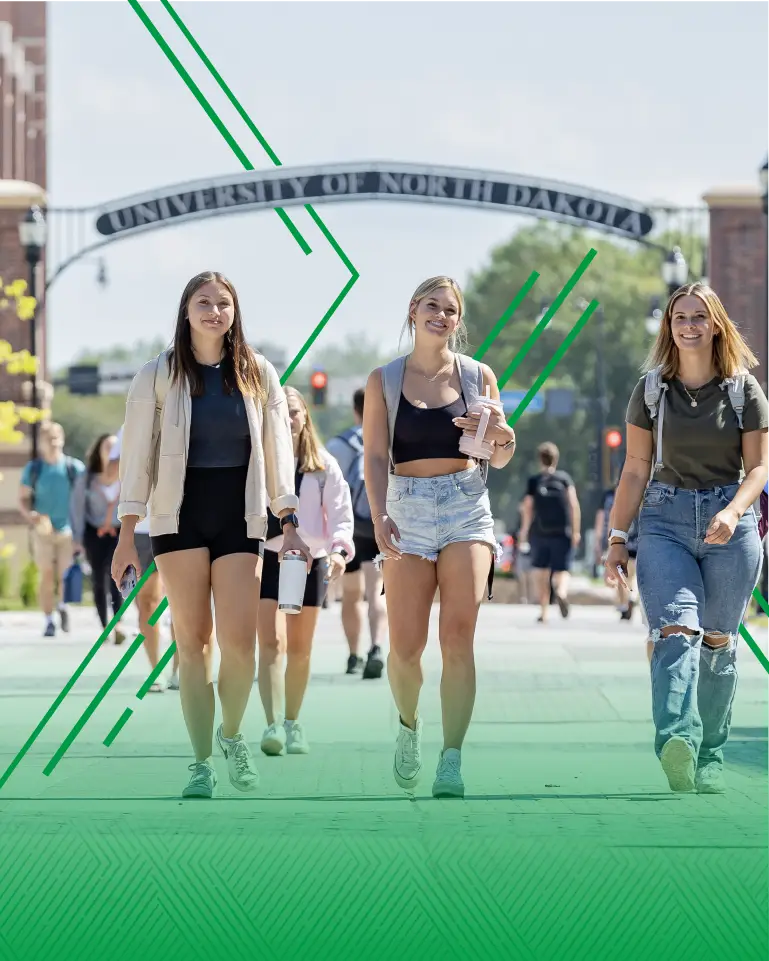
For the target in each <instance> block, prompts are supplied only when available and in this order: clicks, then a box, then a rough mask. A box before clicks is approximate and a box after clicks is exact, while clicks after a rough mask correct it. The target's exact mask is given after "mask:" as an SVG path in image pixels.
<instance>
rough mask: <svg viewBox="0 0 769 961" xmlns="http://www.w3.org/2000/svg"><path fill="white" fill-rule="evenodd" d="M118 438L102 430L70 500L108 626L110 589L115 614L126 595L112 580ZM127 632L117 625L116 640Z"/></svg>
mask: <svg viewBox="0 0 769 961" xmlns="http://www.w3.org/2000/svg"><path fill="white" fill-rule="evenodd" d="M115 440H116V438H115V437H114V436H113V435H112V434H102V435H101V436H100V437H97V438H96V441H95V442H94V444H93V445H92V446H91V448H90V450H89V451H88V455H87V457H86V462H87V463H86V469H85V471H84V472H83V473H82V474H80V476H79V477H78V478H77V480H76V481H75V487H74V490H73V491H72V499H71V502H70V515H71V521H72V538H73V549H74V551H75V553H79V552H80V551H81V550H82V551H84V552H85V556H86V560H87V561H88V564H89V566H90V568H91V586H92V589H93V600H94V604H95V605H96V613H97V614H98V616H99V620H100V621H101V626H102V628H105V627H106V626H107V624H108V623H109V622H110V620H111V619H112V618H111V617H110V615H109V613H108V606H107V593H108V592H109V600H110V602H111V607H112V616H114V615H115V614H117V612H118V611H119V610H120V608H121V606H122V604H123V598H122V597H121V595H120V590H119V589H118V586H117V584H116V583H115V582H114V581H113V580H112V574H111V570H112V555H113V554H114V553H115V548H116V547H117V531H118V528H119V527H120V522H119V521H118V519H117V504H118V497H119V492H120V481H119V480H118V478H117V473H116V472H115V471H114V468H113V469H111V467H110V452H111V450H112V447H113V445H114V443H115ZM124 640H125V634H124V633H123V631H121V630H120V628H116V629H115V643H116V644H122V643H123V641H124Z"/></svg>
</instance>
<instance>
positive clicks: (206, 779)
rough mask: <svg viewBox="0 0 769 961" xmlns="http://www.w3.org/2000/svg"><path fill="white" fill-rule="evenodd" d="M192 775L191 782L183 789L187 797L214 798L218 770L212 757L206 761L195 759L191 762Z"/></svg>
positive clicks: (183, 793)
mask: <svg viewBox="0 0 769 961" xmlns="http://www.w3.org/2000/svg"><path fill="white" fill-rule="evenodd" d="M189 769H190V771H192V777H191V778H190V783H189V784H188V785H187V787H186V788H185V789H184V790H183V791H182V797H185V798H212V797H213V796H214V788H215V787H216V771H215V770H214V763H213V759H212V758H208V759H207V760H205V761H195V763H194V764H190V767H189Z"/></svg>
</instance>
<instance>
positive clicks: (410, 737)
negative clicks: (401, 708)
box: [393, 717, 422, 791]
mask: <svg viewBox="0 0 769 961" xmlns="http://www.w3.org/2000/svg"><path fill="white" fill-rule="evenodd" d="M421 773H422V718H421V717H417V727H416V730H415V731H412V730H411V728H410V727H406V725H405V724H404V723H403V721H401V720H400V718H399V719H398V740H397V741H396V743H395V760H394V761H393V776H394V777H395V783H396V784H397V785H398V787H402V788H403V790H404V791H411V790H413V789H414V788H415V787H416V784H417V781H418V780H419V775H420V774H421Z"/></svg>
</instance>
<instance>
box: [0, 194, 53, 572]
mask: <svg viewBox="0 0 769 961" xmlns="http://www.w3.org/2000/svg"><path fill="white" fill-rule="evenodd" d="M45 203H46V197H45V193H44V191H43V190H42V189H41V188H40V187H37V186H36V185H35V184H29V183H26V182H18V181H15V180H0V277H1V278H2V279H3V281H4V282H5V283H6V284H7V283H10V282H11V281H13V280H16V279H18V278H22V279H24V280H28V273H29V267H28V265H27V263H26V260H25V257H24V251H23V249H22V247H21V245H20V243H19V221H20V220H21V218H22V217H23V216H24V214H25V213H26V211H27V209H28V208H29V207H30V206H31V205H32V204H39V205H40V206H41V207H42V206H45ZM38 270H39V271H40V274H39V276H38V291H40V290H41V286H40V285H41V282H42V279H43V276H44V274H43V265H42V264H41V265H39V266H38ZM44 331H45V311H44V309H43V307H40V308H39V309H38V313H37V341H38V344H39V345H42V344H43V343H44V342H45V334H44ZM0 338H2V339H3V340H7V341H8V342H9V343H10V345H11V347H12V348H13V350H14V351H17V350H23V349H24V348H26V349H27V350H30V349H31V346H32V345H31V343H30V326H29V321H24V320H19V318H18V317H17V316H16V311H15V309H11V308H10V307H5V308H4V307H0ZM43 375H44V368H43V367H42V364H41V371H40V373H39V374H38V379H39V380H42V379H43ZM25 383H29V378H27V377H24V376H19V375H13V374H9V373H8V372H7V371H6V369H5V365H3V366H2V367H0V400H3V401H7V400H12V401H14V402H15V403H23V402H24V385H25ZM41 400H42V398H41ZM27 402H28V401H27ZM18 429H19V430H24V431H25V433H26V435H27V436H26V437H25V439H24V441H23V442H22V443H21V444H19V445H13V446H9V445H3V444H0V474H2V481H0V529H2V531H3V534H4V537H3V544H13V545H14V546H15V547H16V553H15V555H14V556H13V558H12V559H11V569H12V571H13V574H14V580H16V578H17V577H18V574H19V571H20V569H21V567H22V566H23V565H24V563H25V562H26V560H27V557H28V556H29V554H28V546H29V542H28V538H27V529H26V526H25V525H24V524H23V523H22V522H21V516H20V515H19V513H18V510H17V506H16V505H17V502H18V494H19V484H20V481H21V469H22V467H23V466H24V464H26V462H27V461H28V460H29V457H30V450H31V438H30V432H29V427H28V426H27V425H24V424H23V423H22V424H20V425H18Z"/></svg>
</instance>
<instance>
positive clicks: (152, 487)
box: [118, 351, 298, 539]
mask: <svg viewBox="0 0 769 961" xmlns="http://www.w3.org/2000/svg"><path fill="white" fill-rule="evenodd" d="M257 356H258V360H259V371H260V375H261V378H262V384H263V385H264V388H265V391H266V394H267V397H266V400H265V402H264V404H262V403H260V402H259V400H258V399H255V398H253V397H251V396H248V395H246V396H244V398H243V401H244V403H245V408H246V416H247V417H248V427H249V431H250V433H251V457H250V459H249V462H248V475H247V479H246V526H247V532H248V536H249V537H252V538H258V539H263V538H264V537H265V535H266V533H267V506H268V498H269V506H270V508H271V509H272V512H273V513H274V514H279V513H280V512H281V511H283V510H286V509H290V510H296V508H297V506H298V499H297V497H296V495H295V493H294V448H293V443H292V440H291V425H290V421H289V417H288V402H287V401H286V395H285V394H284V392H283V388H282V387H281V385H280V380H279V379H278V374H277V371H276V370H275V368H274V367H273V366H272V364H271V363H270V362H269V361H268V360H266V358H264V357H261V356H259V355H257ZM191 418H192V400H191V398H190V392H189V388H188V386H187V383H186V379H185V378H182V379H181V380H180V381H177V382H176V383H171V382H170V378H169V376H168V352H167V351H164V352H163V353H162V354H160V355H159V356H158V357H156V358H155V359H153V360H151V361H149V362H148V363H146V364H145V365H144V366H143V367H142V368H141V370H140V371H139V372H138V373H137V375H136V376H135V377H134V379H133V382H132V384H131V387H130V389H129V391H128V400H127V401H126V416H125V425H124V429H123V440H122V444H123V447H122V451H121V456H120V503H119V504H118V517H119V518H123V517H125V516H126V515H129V514H130V515H136V516H138V517H139V518H143V517H144V516H145V515H146V514H147V512H148V508H149V517H150V534H151V535H152V536H153V537H157V536H159V535H161V534H176V533H177V532H178V530H179V511H180V509H181V506H182V499H183V497H184V479H185V475H186V471H187V452H188V450H189V446H190V420H191Z"/></svg>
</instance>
